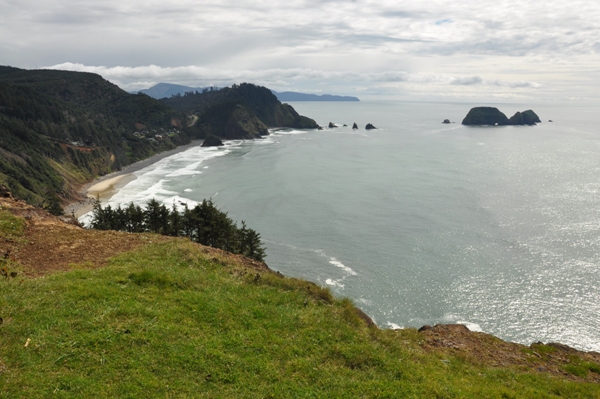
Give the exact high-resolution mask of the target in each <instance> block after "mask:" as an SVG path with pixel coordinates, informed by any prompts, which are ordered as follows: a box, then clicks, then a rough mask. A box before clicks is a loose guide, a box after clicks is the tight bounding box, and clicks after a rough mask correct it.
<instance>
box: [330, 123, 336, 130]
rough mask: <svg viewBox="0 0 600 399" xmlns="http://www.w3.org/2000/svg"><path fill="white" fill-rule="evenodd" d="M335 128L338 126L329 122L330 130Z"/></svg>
mask: <svg viewBox="0 0 600 399" xmlns="http://www.w3.org/2000/svg"><path fill="white" fill-rule="evenodd" d="M335 127H337V126H336V125H334V124H333V122H329V128H330V129H333V128H335Z"/></svg>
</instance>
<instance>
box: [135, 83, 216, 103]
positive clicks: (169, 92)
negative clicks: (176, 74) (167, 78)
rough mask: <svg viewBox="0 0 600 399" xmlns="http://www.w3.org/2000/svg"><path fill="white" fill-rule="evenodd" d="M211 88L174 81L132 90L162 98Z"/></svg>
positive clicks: (136, 92)
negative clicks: (177, 83) (185, 84)
mask: <svg viewBox="0 0 600 399" xmlns="http://www.w3.org/2000/svg"><path fill="white" fill-rule="evenodd" d="M210 89H211V88H209V87H190V86H183V85H176V84H172V83H158V84H155V85H154V86H152V87H150V88H148V89H142V90H138V91H135V92H132V94H138V93H142V94H146V95H147V96H150V97H152V98H154V99H157V100H160V99H161V98H169V97H173V96H176V95H178V94H180V95H183V94H185V93H195V92H197V91H198V92H202V91H203V90H210ZM213 90H214V88H213Z"/></svg>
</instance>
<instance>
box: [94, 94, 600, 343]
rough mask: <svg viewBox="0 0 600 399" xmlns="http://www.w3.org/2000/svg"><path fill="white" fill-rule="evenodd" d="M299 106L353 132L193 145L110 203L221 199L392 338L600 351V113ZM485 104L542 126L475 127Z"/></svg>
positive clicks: (280, 259)
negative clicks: (455, 332)
mask: <svg viewBox="0 0 600 399" xmlns="http://www.w3.org/2000/svg"><path fill="white" fill-rule="evenodd" d="M291 105H292V106H293V107H294V108H295V109H296V110H297V111H298V112H299V113H300V114H302V115H306V116H309V117H311V118H313V119H315V120H316V121H317V122H318V123H319V124H320V125H321V126H327V125H328V123H329V122H333V123H336V124H338V125H339V126H340V127H338V128H334V129H327V128H326V129H324V130H322V131H297V130H290V129H288V130H277V131H273V132H272V134H271V135H270V136H268V137H266V138H265V139H263V140H254V141H229V142H227V143H226V146H225V147H221V148H200V147H194V148H191V149H188V150H187V151H184V152H180V153H177V154H175V155H172V156H170V157H168V158H164V159H162V160H160V161H158V162H157V163H155V164H153V165H150V166H148V167H146V168H144V169H141V170H139V171H137V172H135V173H134V175H135V177H136V178H135V179H134V180H132V181H130V182H128V183H127V184H126V185H125V186H124V187H123V188H121V189H120V190H119V191H118V192H117V193H116V194H115V195H114V196H113V197H112V198H110V199H109V200H107V201H106V202H107V203H110V204H111V205H113V206H115V205H118V204H127V203H129V202H131V201H133V202H135V203H137V204H140V205H143V204H144V203H145V202H146V201H148V200H149V199H151V198H156V199H158V200H160V201H162V202H164V203H166V204H168V205H169V206H172V205H173V204H175V205H177V206H181V205H182V204H183V203H187V204H189V205H190V206H194V205H195V204H196V203H197V202H200V201H202V199H205V198H212V199H213V201H214V202H215V204H216V206H217V207H219V208H220V209H221V210H222V211H225V212H228V214H229V216H230V217H231V218H232V219H233V220H237V221H238V222H241V221H242V220H244V221H245V222H246V223H247V225H248V226H249V227H250V228H253V229H255V230H256V231H258V232H259V233H260V234H261V236H262V239H263V242H264V243H265V245H266V247H267V257H266V262H267V264H268V265H269V267H270V268H272V269H274V270H277V271H280V272H282V273H283V274H285V275H286V276H293V277H301V278H304V279H307V280H310V281H313V282H315V283H317V284H319V285H322V286H328V287H330V289H331V290H332V292H334V293H335V294H336V295H338V296H347V297H349V298H351V299H352V300H353V301H354V302H355V303H356V305H357V306H358V307H360V308H361V309H363V310H364V311H365V312H366V313H367V314H368V315H369V316H371V317H372V318H373V320H374V321H375V322H376V323H377V324H378V325H379V326H380V327H382V328H402V327H420V326H422V325H425V324H429V325H432V324H436V323H462V324H465V325H466V326H468V327H469V328H470V329H472V330H475V331H484V332H486V333H490V334H494V335H496V336H498V337H500V338H502V339H504V340H508V341H514V342H520V343H524V344H530V343H532V342H537V341H542V342H561V343H564V344H567V345H570V346H573V347H575V348H578V349H582V350H596V351H600V273H599V271H600V251H599V249H600V208H599V206H598V205H599V198H600V196H599V194H600V131H599V129H598V124H597V119H598V118H597V110H595V109H593V108H591V107H590V108H589V109H588V108H585V107H583V106H579V105H568V104H567V105H562V106H559V105H553V104H537V105H535V104H468V103H416V102H358V103H355V102H347V103H345V102H330V103H323V102H296V103H291ZM478 105H492V106H497V107H498V108H499V109H500V110H501V111H502V112H504V113H505V114H506V115H507V116H509V117H510V116H511V115H512V114H514V113H515V112H516V111H524V110H526V109H533V110H534V111H535V112H536V113H537V114H538V115H539V116H540V118H541V119H542V122H543V123H541V124H539V125H537V126H533V127H529V126H503V127H467V126H462V125H461V124H460V122H461V121H462V119H463V118H464V116H465V115H466V114H467V112H468V111H469V109H470V108H471V107H473V106H478ZM444 119H450V120H451V121H453V122H455V123H451V124H447V125H446V124H442V123H441V122H442V121H443V120H444ZM549 120H552V121H553V122H549ZM354 122H356V123H357V124H358V125H359V127H360V129H358V130H352V129H351V126H352V124H353V123H354ZM367 123H372V124H374V125H375V126H376V127H377V129H376V130H370V131H367V130H365V129H364V127H365V125H366V124H367ZM343 124H347V125H348V126H346V127H344V126H342V125H343ZM84 219H85V218H84Z"/></svg>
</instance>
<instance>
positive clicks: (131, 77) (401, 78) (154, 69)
mask: <svg viewBox="0 0 600 399" xmlns="http://www.w3.org/2000/svg"><path fill="white" fill-rule="evenodd" d="M47 69H60V70H68V71H78V72H92V73H97V74H99V75H101V76H103V77H104V78H105V79H107V80H110V81H112V82H114V83H116V84H117V85H119V86H121V87H123V88H124V89H126V90H137V89H142V88H147V87H150V86H152V85H154V84H157V83H160V82H165V83H177V84H183V85H190V86H209V85H217V86H226V85H231V84H233V83H241V82H254V83H258V82H260V83H261V84H264V85H266V86H269V87H270V88H273V89H276V88H280V87H286V86H290V85H293V84H294V83H300V84H302V85H305V86H307V87H309V86H312V87H314V86H316V85H317V82H320V81H327V82H330V83H331V84H332V85H335V84H336V83H337V82H348V81H350V82H353V83H354V84H360V85H365V84H373V83H384V84H385V83H399V82H400V83H401V82H405V83H415V84H420V85H435V86H440V85H441V86H444V85H445V86H474V85H487V86H499V87H509V88H538V87H540V85H539V84H538V83H535V82H527V81H500V80H485V79H483V78H482V77H480V76H452V75H438V74H422V73H409V72H406V71H387V72H379V73H357V72H352V71H328V70H316V69H302V68H292V69H282V68H274V69H264V70H233V69H210V68H205V67H200V66H182V67H160V66H157V65H147V66H139V67H125V66H117V67H106V66H87V65H83V64H76V63H63V64H59V65H53V66H50V67H47ZM313 91H314V90H313Z"/></svg>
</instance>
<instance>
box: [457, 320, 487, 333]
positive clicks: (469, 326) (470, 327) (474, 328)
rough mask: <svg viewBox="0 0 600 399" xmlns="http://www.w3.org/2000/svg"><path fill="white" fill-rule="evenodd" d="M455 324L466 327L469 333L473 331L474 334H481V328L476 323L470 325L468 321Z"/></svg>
mask: <svg viewBox="0 0 600 399" xmlns="http://www.w3.org/2000/svg"><path fill="white" fill-rule="evenodd" d="M456 324H462V325H463V326H465V327H467V328H468V329H469V330H470V331H474V332H483V329H482V328H481V326H480V325H479V324H477V323H471V322H468V321H460V320H459V321H457V322H456Z"/></svg>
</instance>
